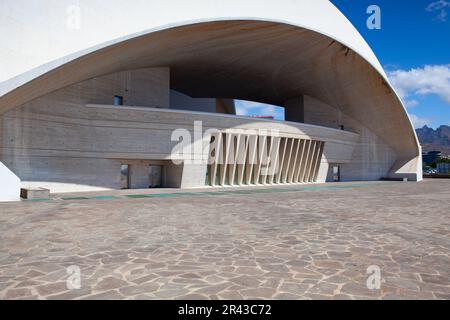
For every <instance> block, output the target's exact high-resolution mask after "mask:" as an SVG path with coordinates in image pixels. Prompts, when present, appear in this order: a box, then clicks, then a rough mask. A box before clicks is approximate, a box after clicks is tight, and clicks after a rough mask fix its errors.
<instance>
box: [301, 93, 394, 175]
mask: <svg viewBox="0 0 450 320" xmlns="http://www.w3.org/2000/svg"><path fill="white" fill-rule="evenodd" d="M304 108H305V123H309V124H315V125H320V126H325V127H329V128H334V129H340V127H341V126H343V127H344V130H346V131H350V132H355V133H358V134H359V137H360V138H359V141H358V143H357V144H356V146H355V148H354V151H353V153H352V156H351V158H350V159H345V161H343V160H342V156H338V157H337V158H329V159H328V162H330V163H334V164H339V165H340V166H341V180H342V181H355V180H379V179H380V178H385V177H388V176H389V171H390V169H391V168H392V167H393V165H394V163H395V161H396V159H397V155H396V153H395V152H394V151H393V150H392V148H390V147H389V146H388V144H387V143H386V142H385V141H383V140H381V139H380V138H379V137H378V136H377V135H375V134H374V133H373V132H372V131H370V130H369V129H367V128H366V127H364V126H363V125H362V124H361V123H359V122H358V121H356V120H354V119H352V118H351V117H349V116H347V115H346V114H344V113H343V112H341V111H340V110H339V109H337V108H333V107H331V106H329V105H328V104H326V103H323V102H321V101H319V100H318V99H315V98H312V97H310V96H305V98H304ZM339 159H341V160H339Z"/></svg>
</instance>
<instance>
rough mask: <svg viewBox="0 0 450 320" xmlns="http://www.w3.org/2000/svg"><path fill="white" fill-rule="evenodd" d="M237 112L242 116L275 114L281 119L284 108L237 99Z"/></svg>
mask: <svg viewBox="0 0 450 320" xmlns="http://www.w3.org/2000/svg"><path fill="white" fill-rule="evenodd" d="M235 104H236V114H237V115H241V116H273V117H274V118H275V119H280V118H281V117H282V116H283V115H284V110H283V109H282V108H280V107H277V106H273V105H269V104H264V103H259V102H253V101H245V100H235Z"/></svg>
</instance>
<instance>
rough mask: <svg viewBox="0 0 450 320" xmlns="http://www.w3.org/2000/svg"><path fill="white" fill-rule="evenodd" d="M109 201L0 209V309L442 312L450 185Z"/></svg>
mask: <svg viewBox="0 0 450 320" xmlns="http://www.w3.org/2000/svg"><path fill="white" fill-rule="evenodd" d="M230 191H232V190H230ZM143 192H144V191H141V193H143ZM147 192H149V191H147ZM199 192H200V191H199ZM115 194H116V195H119V197H117V198H114V199H113V198H112V197H107V196H104V197H103V198H102V197H98V198H96V199H78V200H77V199H71V200H61V199H55V200H52V201H45V202H22V203H10V204H0V213H1V214H0V299H450V180H436V181H431V180H427V181H424V182H422V183H401V182H377V183H347V184H339V185H326V186H325V185H323V186H319V187H317V188H309V189H308V188H305V189H304V190H299V186H297V187H285V188H281V189H273V188H272V189H267V188H266V189H258V190H256V191H255V192H252V191H251V190H250V189H245V191H244V192H239V193H233V192H218V193H212V192H211V191H210V192H209V193H207V192H203V193H202V192H201V193H198V194H196V195H193V194H184V195H180V194H178V195H176V196H171V195H170V194H166V195H164V196H163V195H161V196H159V197H154V198H144V197H143V198H140V197H138V196H135V197H125V196H123V194H122V195H120V192H115ZM73 265H75V266H78V267H79V268H80V270H81V289H79V290H69V289H68V288H67V281H66V280H67V279H68V273H67V268H68V267H69V266H73ZM369 266H379V268H380V270H381V276H382V281H381V289H380V290H369V289H368V288H367V285H366V280H367V279H368V277H369V276H370V274H367V268H368V267H369Z"/></svg>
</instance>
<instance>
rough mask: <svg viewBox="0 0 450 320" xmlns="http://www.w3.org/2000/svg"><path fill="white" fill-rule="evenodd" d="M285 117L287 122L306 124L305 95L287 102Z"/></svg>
mask: <svg viewBox="0 0 450 320" xmlns="http://www.w3.org/2000/svg"><path fill="white" fill-rule="evenodd" d="M284 117H285V120H286V121H292V122H301V123H304V122H305V103H304V98H303V95H302V96H298V97H295V98H292V99H289V100H287V101H286V102H285V104H284Z"/></svg>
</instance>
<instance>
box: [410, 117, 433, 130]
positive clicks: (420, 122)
mask: <svg viewBox="0 0 450 320" xmlns="http://www.w3.org/2000/svg"><path fill="white" fill-rule="evenodd" d="M409 118H410V119H411V122H412V123H413V125H414V128H416V129H418V128H422V127H423V126H425V125H430V123H431V121H430V120H429V119H425V118H421V117H419V116H416V115H415V114H409Z"/></svg>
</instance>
